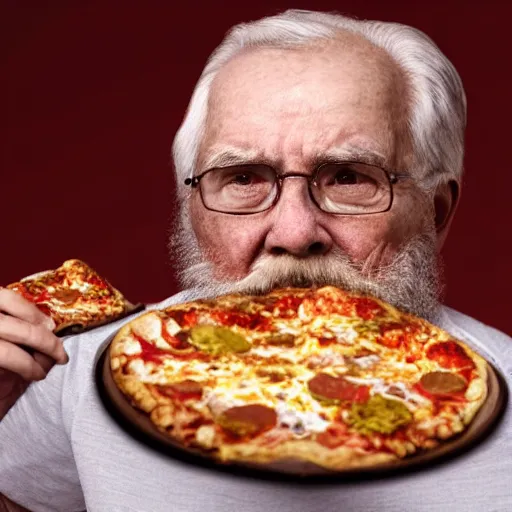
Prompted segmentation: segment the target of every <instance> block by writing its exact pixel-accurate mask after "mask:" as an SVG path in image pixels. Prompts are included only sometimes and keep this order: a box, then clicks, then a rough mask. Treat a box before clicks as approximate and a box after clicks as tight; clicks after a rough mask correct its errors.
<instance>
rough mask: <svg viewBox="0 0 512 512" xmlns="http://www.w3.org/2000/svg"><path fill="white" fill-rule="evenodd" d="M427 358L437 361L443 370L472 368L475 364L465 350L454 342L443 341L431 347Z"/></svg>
mask: <svg viewBox="0 0 512 512" xmlns="http://www.w3.org/2000/svg"><path fill="white" fill-rule="evenodd" d="M426 355H427V357H428V358H429V359H432V360H434V361H437V362H438V363H439V365H440V366H442V367H443V368H459V369H464V368H474V367H475V363H474V362H473V360H472V359H471V358H470V357H469V356H468V354H467V353H466V352H465V350H464V349H463V348H462V347H461V346H460V345H459V344H458V343H456V342H455V341H445V342H443V343H436V344H435V345H431V346H430V347H429V348H428V350H427V354H426Z"/></svg>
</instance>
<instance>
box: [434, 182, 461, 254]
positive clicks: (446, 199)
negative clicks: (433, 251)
mask: <svg viewBox="0 0 512 512" xmlns="http://www.w3.org/2000/svg"><path fill="white" fill-rule="evenodd" d="M459 198H460V185H459V183H458V182H457V181H455V180H450V181H448V182H446V183H442V184H441V185H439V186H438V187H437V190H436V192H435V195H434V211H435V224H436V232H437V248H438V250H441V247H442V246H443V244H444V241H445V239H446V235H447V234H448V230H449V229H450V225H451V222H452V219H453V215H454V213H455V210H456V208H457V205H458V204H459Z"/></svg>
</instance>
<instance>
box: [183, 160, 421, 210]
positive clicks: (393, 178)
mask: <svg viewBox="0 0 512 512" xmlns="http://www.w3.org/2000/svg"><path fill="white" fill-rule="evenodd" d="M344 164H347V165H349V164H352V165H367V166H369V167H374V168H375V169H380V170H381V171H382V172H383V173H384V175H385V176H386V178H387V180H388V183H389V192H390V197H389V205H388V207H387V208H386V209H385V210H379V211H378V212H368V213H335V212H326V211H325V210H323V209H322V208H321V207H320V205H319V204H318V202H317V200H316V199H315V197H314V195H313V193H312V191H311V185H312V184H313V185H316V184H315V180H316V178H317V177H318V173H319V172H320V170H321V169H322V167H325V166H327V165H344ZM256 165H261V166H265V167H267V168H269V169H272V171H274V174H275V177H276V185H277V193H276V197H275V198H274V199H273V201H272V203H271V204H270V205H269V206H268V208H265V209H264V210H260V211H257V212H225V211H222V210H214V209H213V208H210V207H208V206H206V204H205V202H204V198H203V191H202V189H201V187H200V186H199V195H200V196H201V202H202V203H203V206H204V207H205V208H206V209H207V210H209V211H211V212H215V213H223V214H225V215H256V214H258V213H263V212H266V211H269V210H271V209H272V208H273V207H274V206H275V205H276V204H277V202H278V201H279V198H280V197H281V189H282V186H283V181H284V180H285V179H286V178H306V180H307V182H308V193H309V197H310V199H311V201H312V202H313V204H314V205H315V206H316V207H317V208H318V209H319V210H320V211H321V212H323V213H327V214H328V215H336V216H355V215H375V214H377V213H385V212H388V211H389V210H391V207H392V206H393V200H394V188H393V185H396V183H398V181H399V180H401V179H412V176H411V175H410V174H401V173H396V172H391V171H388V170H387V169H385V168H384V167H381V166H379V165H375V164H369V163H367V162H358V161H356V160H341V161H332V162H323V163H321V164H320V165H318V166H317V167H315V168H314V170H313V173H312V174H302V173H295V172H290V173H284V174H279V173H278V172H277V170H276V169H275V168H274V167H272V166H271V165H268V164H264V163H258V162H254V163H246V164H239V165H227V166H225V167H213V168H211V169H207V170H206V171H204V172H202V173H201V174H199V175H197V176H193V177H192V178H186V179H185V181H184V184H185V185H186V186H190V187H191V188H197V187H198V185H199V184H200V181H201V179H202V178H203V177H204V176H205V175H206V174H209V173H210V172H213V171H216V170H219V169H229V168H231V167H241V168H243V167H254V166H256Z"/></svg>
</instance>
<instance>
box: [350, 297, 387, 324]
mask: <svg viewBox="0 0 512 512" xmlns="http://www.w3.org/2000/svg"><path fill="white" fill-rule="evenodd" d="M355 303H356V313H357V316H359V317H360V318H362V319H363V320H372V319H373V318H375V317H376V316H377V315H382V313H384V309H383V308H382V306H381V305H380V304H379V303H378V302H377V301H375V300H373V299H370V298H369V297H361V298H357V299H355Z"/></svg>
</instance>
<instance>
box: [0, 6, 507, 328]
mask: <svg viewBox="0 0 512 512" xmlns="http://www.w3.org/2000/svg"><path fill="white" fill-rule="evenodd" d="M175 3H178V2H170V1H166V2H163V1H162V2H157V1H153V2H148V1H146V2H142V1H140V2H118V3H114V2H106V1H103V2H97V3H93V2H78V1H76V2H66V3H60V2H45V4H46V5H45V6H42V2H35V1H34V2H23V1H18V2H14V1H10V2H9V1H7V2H6V1H4V2H3V4H2V11H3V12H0V20H1V21H0V23H1V25H2V26H1V27H0V33H1V34H2V36H3V38H4V44H3V45H2V48H3V49H4V50H6V52H5V54H4V55H5V58H4V59H2V69H1V71H0V73H1V76H2V78H3V80H4V81H5V82H6V83H7V92H6V93H4V95H3V96H2V112H3V115H2V118H3V119H4V121H5V125H4V129H5V131H6V133H5V134H4V135H3V137H2V138H1V145H2V152H1V153H2V167H1V171H0V172H1V181H0V283H3V284H6V283H8V282H11V281H13V280H16V279H18V278H20V277H22V276H25V275H28V274H30V273H32V272H35V271H38V270H43V269H46V268H53V267H55V266H58V265H59V264H60V263H61V262H62V261H63V260H64V259H67V258H75V257H76V258H81V259H83V260H85V261H86V262H88V263H89V264H90V265H92V266H93V267H94V268H96V269H97V270H98V271H99V272H100V273H101V274H103V275H104V276H106V277H107V278H108V279H109V280H110V281H111V282H112V283H113V284H114V285H116V286H117V287H119V288H120V289H121V290H122V291H123V292H124V293H125V294H126V295H127V296H128V297H129V298H130V299H132V300H135V301H157V300H160V299H163V298H164V297H166V296H168V295H169V294H171V293H173V292H174V291H175V290H176V289H177V283H176V281H175V278H174V275H173V263H172V261H170V259H169V257H168V253H167V246H166V244H167V238H168V233H169V228H170V220H171V218H172V217H173V215H174V214H175V212H174V210H173V203H172V201H173V194H172V190H173V187H174V183H173V177H172V172H171V168H170V167H169V150H170V146H171V142H172V138H173V135H174V133H175V131H176V129H177V128H178V126H179V123H180V121H181V119H182V116H183V114H184V111H185V108H186V105H187V103H188V100H189V98H190V94H191V92H192V88H193V86H194V84H195V82H196V80H197V78H198V76H199V74H200V71H201V69H202V67H203V65H204V63H205V60H206V58H207V56H208V55H209V53H210V52H211V51H212V50H213V48H214V47H215V46H216V45H217V44H218V43H219V42H220V40H221V38H222V36H223V34H224V33H225V31H226V30H227V29H228V28H229V27H230V26H231V25H232V24H234V23H236V22H239V21H243V20H250V19H256V18H259V17H261V16H264V15H267V14H272V13H276V12H278V11H280V10H283V9H285V8H288V7H297V8H309V9H311V8H314V9H319V10H339V11H341V12H344V13H349V14H353V15H356V16H358V17H361V18H376V19H382V20H390V21H398V22H402V23H407V24H411V25H413V26H416V27H418V28H420V29H422V30H423V31H425V32H426V33H427V34H429V35H430V36H431V37H432V38H433V39H434V40H435V41H436V42H437V43H438V44H439V46H440V47H441V49H442V50H443V51H444V52H445V53H446V54H447V56H448V57H449V58H450V59H451V60H452V61H453V62H454V64H455V66H456V67H457V69H458V70H459V72H460V74H461V75H462V78H463V80H464V83H465V86H466V90H467V95H468V101H469V127H468V132H467V158H466V169H467V174H466V177H465V180H464V188H463V194H462V203H461V205H460V208H459V211H458V214H457V217H456V219H455V222H454V225H453V228H452V232H451V234H450V237H449V240H448V242H447V245H446V248H445V250H444V256H445V261H446V265H447V270H446V279H447V285H448V290H447V299H446V302H447V303H448V304H449V305H451V306H453V307H455V308H457V309H459V310H461V311H463V312H465V313H467V314H469V315H472V316H474V317H476V318H478V319H480V320H482V321H484V322H486V323H489V324H491V325H494V326H496V327H498V328H500V329H502V330H504V331H506V332H508V333H511V332H512V299H511V295H510V291H511V290H510V285H511V271H510V267H509V260H510V256H509V254H510V246H511V245H512V228H511V216H512V206H511V201H510V199H509V191H510V189H511V186H512V177H511V173H510V171H509V168H508V167H509V165H508V162H509V160H510V154H509V152H508V150H509V149H510V142H509V137H510V134H511V130H510V129H509V124H510V120H511V119H512V106H511V105H512V102H511V101H510V82H509V74H510V43H509V37H510V27H509V19H510V16H511V14H512V5H507V2H503V1H501V0H496V1H489V0H487V1H486V2H468V1H467V0H464V1H432V0H430V1H424V2H422V3H421V4H420V5H418V4H416V3H414V2H410V1H409V0H407V1H403V2H400V1H396V0H395V1H393V0H391V1H388V2H382V1H380V0H375V1H369V0H366V1H364V2H362V1H361V0H346V1H343V0H338V1H309V2H305V1H296V2H293V3H292V2H269V1H259V2H250V3H249V2H232V5H231V4H230V5H229V6H228V3H227V2H202V3H198V2H193V1H187V2H183V5H181V6H180V7H177V6H175V5H174V4H175ZM180 3H181V2H180Z"/></svg>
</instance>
